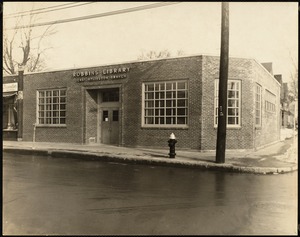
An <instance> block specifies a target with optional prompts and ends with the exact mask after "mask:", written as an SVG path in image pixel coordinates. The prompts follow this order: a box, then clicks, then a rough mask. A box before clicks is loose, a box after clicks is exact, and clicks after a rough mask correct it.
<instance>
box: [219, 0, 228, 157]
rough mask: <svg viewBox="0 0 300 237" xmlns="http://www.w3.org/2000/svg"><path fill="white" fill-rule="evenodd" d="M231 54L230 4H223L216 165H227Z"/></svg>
mask: <svg viewBox="0 0 300 237" xmlns="http://www.w3.org/2000/svg"><path fill="white" fill-rule="evenodd" d="M228 54H229V3H228V2H222V28H221V56H220V74H219V107H218V133H217V152H216V163H225V149H226V125H227V82H228V61H229V59H228Z"/></svg>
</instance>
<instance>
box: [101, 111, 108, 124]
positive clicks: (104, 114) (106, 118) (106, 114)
mask: <svg viewBox="0 0 300 237" xmlns="http://www.w3.org/2000/svg"><path fill="white" fill-rule="evenodd" d="M102 121H104V122H107V121H108V111H107V110H104V111H103V119H102Z"/></svg>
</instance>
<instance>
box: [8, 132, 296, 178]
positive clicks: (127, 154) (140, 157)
mask: <svg viewBox="0 0 300 237" xmlns="http://www.w3.org/2000/svg"><path fill="white" fill-rule="evenodd" d="M168 149H169V147H168V146H167V142H166V149H150V148H128V147H118V146H110V145H103V144H93V145H80V144H69V143H68V144H66V143H43V142H36V143H32V142H18V141H3V151H4V152H14V153H21V154H40V155H51V156H53V157H69V158H81V159H93V160H95V159H98V160H103V161H111V162H123V163H135V164H145V165H152V166H154V165H160V166H173V167H189V168H200V169H210V170H224V171H232V172H247V173H257V174H278V173H286V172H291V171H295V170H298V152H297V150H298V137H297V135H296V136H295V141H294V139H293V138H287V139H285V140H282V141H279V142H277V143H276V144H273V145H270V146H268V147H265V148H263V149H260V150H258V151H226V157H225V163H224V164H217V163H216V162H215V160H216V158H215V151H208V152H201V151H195V150H193V151H191V150H180V149H178V148H177V149H176V157H175V158H174V159H171V158H169V156H168V153H169V150H168Z"/></svg>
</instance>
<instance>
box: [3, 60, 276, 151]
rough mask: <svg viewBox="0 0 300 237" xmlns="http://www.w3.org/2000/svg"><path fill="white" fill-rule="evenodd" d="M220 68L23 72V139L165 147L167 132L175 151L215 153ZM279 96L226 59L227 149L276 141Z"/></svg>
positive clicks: (270, 84)
mask: <svg viewBox="0 0 300 237" xmlns="http://www.w3.org/2000/svg"><path fill="white" fill-rule="evenodd" d="M219 61H220V59H219V57H215V56H205V55H196V56H186V57H178V58H167V59H157V60H152V61H137V62H130V63H123V64H114V65H103V66H96V67H89V68H81V69H69V70H62V71H51V72H41V73H25V74H24V77H23V83H24V89H23V95H24V96H23V108H24V110H23V121H22V122H23V129H22V139H23V141H32V140H33V138H34V137H35V141H38V142H64V143H80V144H88V143H104V144H115V145H120V146H133V147H137V146H141V147H147V146H149V147H166V146H167V140H168V138H169V136H170V134H171V133H174V134H175V135H176V138H177V140H178V143H177V145H176V146H177V147H178V148H183V149H196V150H214V149H215V147H216V136H217V103H218V77H219ZM14 79H17V76H9V77H5V78H4V83H7V82H8V81H11V80H14ZM280 90H281V88H280V83H279V82H278V81H277V80H276V79H275V78H274V76H273V75H272V74H270V72H268V70H266V68H265V67H263V66H262V65H261V64H260V63H258V62H257V61H255V60H253V59H244V58H230V60H229V75H228V112H227V120H228V121H227V124H228V125H227V139H226V140H227V141H226V146H227V149H256V148H260V147H262V146H265V145H268V144H271V143H274V142H277V141H279V140H280V125H281V124H280ZM4 116H5V115H4ZM33 124H36V126H35V129H34V125H33ZM3 126H4V125H3ZM4 127H5V126H4ZM34 130H35V134H34Z"/></svg>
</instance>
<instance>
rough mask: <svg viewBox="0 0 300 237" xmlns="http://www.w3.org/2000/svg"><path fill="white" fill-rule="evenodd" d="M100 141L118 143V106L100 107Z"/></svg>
mask: <svg viewBox="0 0 300 237" xmlns="http://www.w3.org/2000/svg"><path fill="white" fill-rule="evenodd" d="M101 120H102V121H101V140H102V141H101V142H102V143H103V144H111V145H117V144H119V108H102V116H101Z"/></svg>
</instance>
